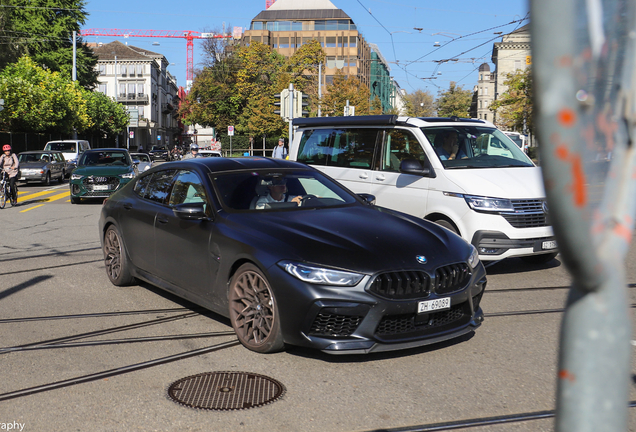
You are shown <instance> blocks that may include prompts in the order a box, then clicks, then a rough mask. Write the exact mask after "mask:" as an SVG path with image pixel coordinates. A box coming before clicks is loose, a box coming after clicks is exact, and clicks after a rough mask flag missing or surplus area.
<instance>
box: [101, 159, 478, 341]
mask: <svg viewBox="0 0 636 432" xmlns="http://www.w3.org/2000/svg"><path fill="white" fill-rule="evenodd" d="M282 185H284V186H282ZM276 186H278V187H282V188H283V189H285V190H286V196H287V198H286V199H283V200H282V202H275V201H274V200H273V199H272V197H271V196H269V195H268V191H269V190H270V189H272V190H273V188H274V187H276ZM292 199H294V200H295V201H300V204H298V203H297V202H293V201H291V200H292ZM99 234H100V239H101V242H102V247H103V252H104V259H105V264H106V272H107V275H108V277H109V279H110V280H111V282H112V283H113V284H115V285H118V286H119V285H128V284H133V283H135V278H139V279H141V280H143V281H146V282H149V283H151V284H153V285H156V286H158V287H160V288H163V289H165V290H167V291H170V292H173V293H175V294H176V295H178V296H180V297H183V298H185V299H188V300H190V301H192V302H194V303H196V304H199V305H201V306H203V307H205V308H208V309H210V310H212V311H214V312H217V313H219V314H221V315H223V316H226V317H229V318H230V321H231V323H232V326H233V327H234V330H235V332H236V334H237V336H238V338H239V340H240V341H241V342H242V343H243V345H245V346H246V347H247V348H249V349H251V350H253V351H257V352H275V351H279V350H281V349H283V348H284V345H285V344H292V345H299V346H306V347H312V348H317V349H320V350H323V351H324V352H327V353H330V354H349V353H368V352H374V351H387V350H397V349H404V348H410V347H415V346H420V345H425V344H431V343H435V342H439V341H443V340H447V339H451V338H456V337H459V336H461V335H464V334H467V333H470V332H472V331H473V330H474V329H475V328H477V327H478V326H479V325H480V324H481V321H482V320H483V312H482V310H481V308H480V307H479V303H480V300H481V297H482V294H483V292H484V289H485V287H486V272H485V270H484V267H483V265H482V264H481V262H480V261H479V259H478V256H477V252H476V250H475V248H474V247H473V246H471V245H470V244H468V243H467V242H465V241H464V240H462V239H461V238H460V237H459V236H457V235H455V234H454V233H452V232H450V231H448V230H446V229H444V228H442V227H440V226H438V225H435V224H432V223H429V222H427V221H424V220H420V219H417V218H415V217H411V216H408V215H405V214H402V213H399V212H395V211H392V210H388V209H385V208H381V207H376V206H374V205H373V197H372V196H370V195H360V196H358V195H355V194H353V193H351V192H350V191H349V190H347V189H344V188H343V187H342V186H341V185H340V184H339V183H337V182H335V181H333V180H332V179H330V178H329V177H327V176H325V175H324V174H322V173H320V172H319V171H318V170H315V169H313V168H311V167H307V166H306V165H302V164H298V163H296V162H290V161H285V160H279V159H268V158H235V159H226V158H198V159H191V160H187V161H179V162H170V163H167V164H163V165H161V166H158V167H154V168H152V169H150V170H149V171H147V172H145V173H143V174H141V175H140V176H139V177H138V178H136V179H134V180H133V181H132V182H130V183H129V184H127V185H126V186H124V187H123V189H121V190H120V191H118V192H117V193H115V194H114V195H112V196H111V197H110V198H109V199H108V200H107V201H106V202H105V203H104V206H103V209H102V213H101V217H100V220H99Z"/></svg>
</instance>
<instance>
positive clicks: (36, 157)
mask: <svg viewBox="0 0 636 432" xmlns="http://www.w3.org/2000/svg"><path fill="white" fill-rule="evenodd" d="M18 160H19V161H20V163H27V162H50V161H51V157H50V156H49V155H48V154H47V153H20V154H19V155H18Z"/></svg>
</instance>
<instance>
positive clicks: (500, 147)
mask: <svg viewBox="0 0 636 432" xmlns="http://www.w3.org/2000/svg"><path fill="white" fill-rule="evenodd" d="M422 132H423V133H424V135H425V136H426V138H427V139H428V141H429V142H430V143H431V145H432V146H433V148H434V149H435V153H437V157H438V158H439V159H440V161H441V162H442V165H444V168H447V169H462V168H463V169H466V168H501V167H531V166H534V164H533V163H532V161H531V160H530V158H528V156H527V155H526V154H525V153H524V152H523V150H521V149H520V148H519V147H517V145H516V144H515V143H514V142H512V141H511V140H510V139H509V138H508V137H507V136H506V135H504V133H503V132H501V131H500V130H499V129H496V128H489V127H483V126H435V127H423V128H422Z"/></svg>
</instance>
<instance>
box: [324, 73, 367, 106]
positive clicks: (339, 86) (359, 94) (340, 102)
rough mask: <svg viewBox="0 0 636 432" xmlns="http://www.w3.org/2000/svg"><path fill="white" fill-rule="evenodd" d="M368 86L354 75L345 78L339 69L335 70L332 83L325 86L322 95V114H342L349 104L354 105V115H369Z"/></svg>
mask: <svg viewBox="0 0 636 432" xmlns="http://www.w3.org/2000/svg"><path fill="white" fill-rule="evenodd" d="M369 95H370V93H369V88H368V87H367V86H365V85H364V84H362V82H360V80H359V79H357V78H355V77H349V78H347V77H346V76H345V75H344V74H343V73H342V72H341V71H338V72H336V75H334V77H333V84H332V85H330V86H328V87H327V92H326V94H325V96H324V97H323V103H322V113H323V115H328V116H330V117H333V116H342V115H343V114H344V107H345V105H346V104H347V100H348V101H349V105H353V106H355V107H356V110H355V114H356V115H369Z"/></svg>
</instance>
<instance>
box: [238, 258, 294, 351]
mask: <svg viewBox="0 0 636 432" xmlns="http://www.w3.org/2000/svg"><path fill="white" fill-rule="evenodd" d="M229 300H230V321H231V322H232V327H233V328H234V332H235V333H236V336H237V337H238V339H239V341H240V342H241V343H242V344H243V346H245V348H247V349H249V350H251V351H255V352H258V353H263V354H268V353H274V352H278V351H281V350H282V349H283V348H284V347H285V343H284V342H283V334H282V332H281V330H280V318H279V313H278V303H277V302H276V299H275V297H274V294H273V293H272V289H271V287H270V285H269V282H267V279H266V278H265V276H264V275H263V273H262V272H261V271H260V270H259V269H258V267H256V266H255V265H253V264H244V265H242V266H241V267H240V268H239V269H238V270H237V272H236V274H235V275H234V277H232V280H231V281H230V292H229Z"/></svg>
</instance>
